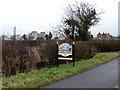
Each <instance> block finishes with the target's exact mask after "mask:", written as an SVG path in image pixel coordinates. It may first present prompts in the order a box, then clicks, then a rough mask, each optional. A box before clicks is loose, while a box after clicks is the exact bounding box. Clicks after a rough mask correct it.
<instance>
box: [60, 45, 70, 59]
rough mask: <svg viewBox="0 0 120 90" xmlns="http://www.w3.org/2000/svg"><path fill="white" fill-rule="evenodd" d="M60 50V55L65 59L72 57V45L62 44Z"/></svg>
mask: <svg viewBox="0 0 120 90" xmlns="http://www.w3.org/2000/svg"><path fill="white" fill-rule="evenodd" d="M58 48H59V50H58V55H62V56H63V57H67V56H69V55H72V45H70V44H68V43H62V44H61V45H59V47H58Z"/></svg>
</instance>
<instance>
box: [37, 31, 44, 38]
mask: <svg viewBox="0 0 120 90" xmlns="http://www.w3.org/2000/svg"><path fill="white" fill-rule="evenodd" d="M45 35H46V34H45V32H40V33H38V37H39V38H41V37H43V38H44V39H45Z"/></svg>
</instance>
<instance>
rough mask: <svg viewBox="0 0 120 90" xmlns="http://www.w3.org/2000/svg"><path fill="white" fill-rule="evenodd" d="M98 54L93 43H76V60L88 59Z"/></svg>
mask: <svg viewBox="0 0 120 90" xmlns="http://www.w3.org/2000/svg"><path fill="white" fill-rule="evenodd" d="M95 54H96V48H95V47H94V46H93V44H92V43H91V42H85V41H79V42H75V59H76V60H77V61H78V60H81V59H88V58H91V57H93V56H94V55H95Z"/></svg>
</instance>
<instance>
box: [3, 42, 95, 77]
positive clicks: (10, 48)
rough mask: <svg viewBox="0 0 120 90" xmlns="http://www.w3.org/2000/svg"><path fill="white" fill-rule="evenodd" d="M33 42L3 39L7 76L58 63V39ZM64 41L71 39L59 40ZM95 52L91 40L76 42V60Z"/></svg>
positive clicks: (4, 72) (5, 72)
mask: <svg viewBox="0 0 120 90" xmlns="http://www.w3.org/2000/svg"><path fill="white" fill-rule="evenodd" d="M31 42H32V41H30V42H29V41H26V42H25V41H3V43H2V46H3V49H2V54H3V61H2V63H3V68H2V69H3V74H4V75H5V76H10V75H15V74H17V73H24V72H29V71H31V70H34V69H41V68H42V67H48V66H53V65H56V58H57V57H56V56H57V53H56V51H57V45H56V40H46V41H44V42H42V43H41V42H37V41H35V42H34V43H35V45H34V44H32V43H31ZM63 42H68V43H71V41H64V40H61V41H59V43H63ZM30 43H31V44H30ZM95 53H96V49H95V48H94V46H93V44H92V43H91V42H83V41H82V42H75V60H77V61H78V60H81V59H88V58H91V57H93V56H94V55H95ZM61 63H64V62H62V61H61Z"/></svg>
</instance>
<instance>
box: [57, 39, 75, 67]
mask: <svg viewBox="0 0 120 90" xmlns="http://www.w3.org/2000/svg"><path fill="white" fill-rule="evenodd" d="M62 44H64V45H65V44H69V43H62ZM62 44H60V45H62ZM60 45H59V42H58V41H57V45H56V46H57V50H56V53H57V56H56V60H57V67H58V66H59V61H60V60H64V61H72V62H73V67H74V65H75V59H74V47H75V42H74V41H73V42H72V50H71V51H72V53H71V54H70V55H71V57H67V58H66V57H65V56H64V55H63V57H59V55H60V53H59V46H60ZM69 45H70V44H69ZM66 56H67V55H66ZM68 56H69V55H68Z"/></svg>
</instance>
